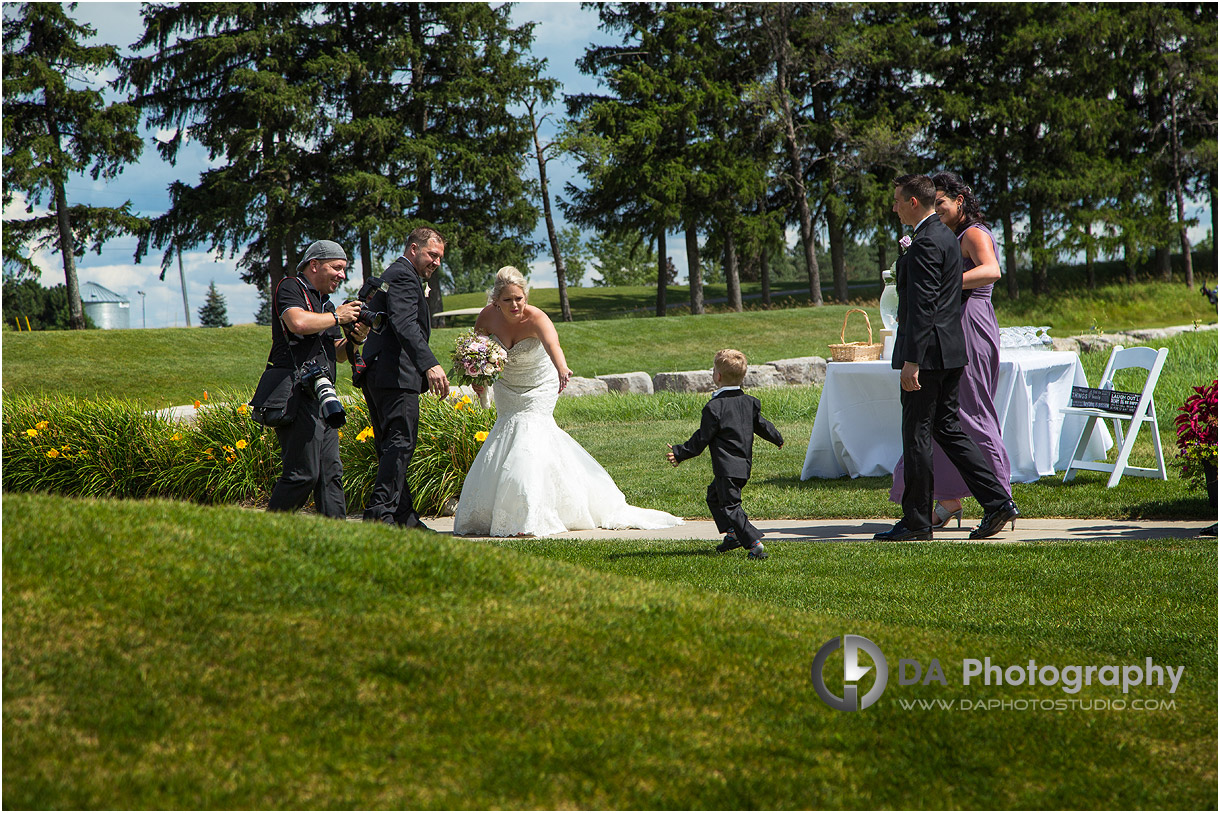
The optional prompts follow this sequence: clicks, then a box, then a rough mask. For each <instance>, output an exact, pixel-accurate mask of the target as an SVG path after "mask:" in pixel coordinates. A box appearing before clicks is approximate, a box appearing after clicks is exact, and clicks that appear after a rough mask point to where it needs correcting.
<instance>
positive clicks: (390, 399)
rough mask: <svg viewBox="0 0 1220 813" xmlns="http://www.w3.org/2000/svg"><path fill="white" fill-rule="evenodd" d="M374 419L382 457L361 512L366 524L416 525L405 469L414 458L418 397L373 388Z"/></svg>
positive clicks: (409, 393)
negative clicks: (367, 500) (364, 506)
mask: <svg viewBox="0 0 1220 813" xmlns="http://www.w3.org/2000/svg"><path fill="white" fill-rule="evenodd" d="M371 389H372V395H373V403H374V404H375V410H374V411H375V413H376V414H375V416H374V426H373V431H374V432H375V433H377V435H379V436H380V441H381V442H380V451H381V456H380V457H379V458H378V460H377V479H376V481H374V483H373V491H372V493H371V494H369V504H368V507H367V508H366V509H365V511H364V520H365V522H392V523H393V524H395V525H402V526H406V527H410V526H412V525H417V524H419V514H418V513H416V511H415V505H414V496H413V495H412V494H411V486H409V485H408V484H407V469H408V468H409V467H410V465H411V458H412V457H413V456H414V455H415V438H416V434H417V433H418V431H419V393H417V392H407V391H406V390H400V389H383V388H381V387H372V388H371Z"/></svg>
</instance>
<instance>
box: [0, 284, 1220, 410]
mask: <svg viewBox="0 0 1220 813" xmlns="http://www.w3.org/2000/svg"><path fill="white" fill-rule="evenodd" d="M709 290H711V289H709ZM747 290H749V289H748V286H747ZM655 293H656V292H655V290H653V289H649V288H638V289H636V288H578V289H573V291H572V298H573V303H574V305H573V306H574V307H576V308H577V311H578V313H580V314H583V316H584V317H585V320H584V321H577V322H573V323H568V324H564V323H558V324H557V328H558V331H559V336H560V341H561V343H562V344H563V348H564V352H565V355H566V356H567V360H568V365H569V366H570V367H571V368H572V369H573V370H574V371H575V372H576V374H577V375H580V376H585V377H593V376H597V375H605V374H609V373H625V372H634V371H637V370H642V371H644V372H647V373H649V374H650V375H653V374H656V373H659V372H667V371H674V370H703V369H708V368H710V367H711V359H712V355H713V354H714V353H715V352H716V351H717V350H719V349H721V348H723V347H736V348H737V349H739V350H741V351H742V352H744V353H745V354H746V356H747V357H748V358H749V359H750V361H751V363H754V364H762V363H765V362H767V361H774V360H776V359H782V358H793V357H798V356H821V357H823V358H826V357H828V356H829V354H830V351H829V349H828V347H827V346H828V345H830V344H832V343H837V342H839V341H840V336H841V335H843V334H842V331H843V328H844V325H843V320H844V316H845V314H846V312H847V310H848V307H846V306H843V305H824V306H822V307H818V308H812V307H808V306H804V307H791V308H784V309H778V310H770V311H761V310H752V311H746V312H744V313H709V314H705V315H702V316H690V315H685V316H683V315H675V316H669V317H666V318H664V319H658V318H656V317H642V318H633V319H626V318H618V319H603V320H592V317H593V316H597V315H603V316H612V315H614V314H615V313H618V312H619V311H620V310H622V309H621V308H620V307H619V306H624V305H627V304H629V303H636V304H637V305H638V306H639V307H644V308H647V307H648V306H649V305H650V303H651V302H652V301H653V299H650V298H649V297H654V298H655ZM670 293H671V300H672V298H673V296H676V293H675V292H674V291H673V290H671V292H670ZM709 296H710V294H709ZM532 297H533V301H534V303H535V304H538V305H539V307H542V308H543V309H544V310H546V311H547V312H548V313H550V314H551V315H552V318H555V319H556V321H558V313H559V310H558V300H557V298H556V297H557V292H556V291H555V290H554V289H546V288H542V289H538V290H536V291H534V292H533V293H532ZM467 300H469V303H470V306H476V305H479V304H482V302H485V301H486V298H485V296H483V295H482V294H463V295H460V296H453V297H448V298H447V299H446V300H445V301H446V307H449V308H454V307H464V306H466V305H464V304H463V303H465V302H466V301H467ZM994 301H995V305H996V310H997V314H998V319H999V322H1000V324H1001V325H1026V324H1034V325H1050V326H1052V331H1051V334H1052V335H1054V336H1061V337H1066V336H1072V335H1078V334H1081V333H1087V332H1089V331H1090V330H1093V329H1096V330H1102V331H1117V330H1128V329H1133V328H1150V327H1163V326H1167V325H1182V324H1192V323H1194V322H1198V323H1200V324H1215V323H1216V309H1215V308H1214V307H1211V306H1210V305H1208V304H1207V302H1206V300H1204V299H1203V297H1201V296H1199V295H1198V293H1197V291H1192V290H1190V289H1187V288H1184V287H1183V286H1180V285H1174V284H1166V283H1160V282H1143V283H1139V284H1136V285H1131V286H1126V285H1112V286H1103V287H1102V288H1101V289H1099V290H1098V291H1097V292H1094V293H1086V292H1083V291H1077V290H1069V291H1063V292H1056V293H1055V294H1052V295H1048V296H1043V297H1032V296H1029V295H1023V296H1022V298H1021V299H1020V300H1018V301H1017V302H1015V303H1014V302H1010V301H1009V300H1008V299H1007V298H1006V297H1005V296H1004V295H1003V294H1002V293H997V295H996V297H995V300H994ZM581 302H584V303H586V304H584V305H583V306H582V305H579V303H581ZM852 307H862V308H864V309H865V310H866V311H867V312H868V314H869V318H870V319H871V320H872V322H873V325H872V326H873V331H874V333H873V338H874V340H875V341H880V329H881V320H880V315H879V314H878V312H877V297H876V296H875V295H873V294H869V295H868V296H863V297H861V298H860V299H859V300H858V301H856V302H855V303H854V304H853V305H852ZM471 324H472V322H471ZM463 326H468V324H467V323H466V322H460V323H459V326H457V327H447V328H443V329H438V330H435V331H433V332H432V338H431V347H432V350H433V352H434V353H435V354H436V357H437V358H438V359H439V360H440V361H441V363H442V364H444V365H446V366H448V365H449V360H450V355H451V353H452V350H453V342H454V339H455V338H456V336H457V334H458V332H459V331H460V330H462V329H464V327H463ZM867 336H868V333H867V330H866V328H865V325H864V320H863V319H862V317H861V316H860V315H859V314H853V315H852V316H851V317H850V319H849V321H848V323H847V328H846V338H847V340H848V341H856V340H863V339H865V338H867ZM1211 337H1212V341H1213V344H1214V340H1215V334H1214V333H1213V334H1211ZM270 348H271V329H270V328H267V327H257V326H255V325H238V326H235V327H231V328H214V329H207V330H201V329H188V328H164V329H155V330H95V331H80V332H67V331H43V332H36V333H15V332H12V331H6V332H5V333H4V357H3V361H4V368H3V369H4V380H3V386H4V390H5V391H6V392H33V393H39V392H43V393H52V392H58V393H63V394H66V395H77V396H82V397H87V398H94V397H103V396H106V395H116V394H117V395H121V396H122V397H124V398H130V399H132V400H136V401H139V402H142V403H145V404H147V405H148V407H149V408H155V407H166V406H174V405H178V404H189V403H192V402H193V401H194V400H196V399H197V398H200V397H201V395H202V393H203V391H204V390H215V389H220V388H222V387H223V388H234V389H248V390H250V391H251V392H253V391H254V387H255V385H256V384H257V383H258V377H259V375H260V374H261V372H262V369H263V366H264V365H265V364H266V361H267V353H268V351H269V350H270ZM1213 358H1214V357H1213ZM1173 361H1174V359H1173V358H1172V357H1171V362H1173ZM1102 363H1103V364H1104V359H1103V360H1102ZM1213 366H1214V365H1213ZM1098 370H1100V366H1099V367H1098ZM1212 377H1214V374H1213V376H1212ZM350 378H351V376H350V373H349V372H347V371H342V372H341V373H340V375H339V381H338V382H336V384H337V385H338V387H339V390H340V393H341V394H343V393H353V392H354V390H353V389H352V388H351V384H350ZM1090 380H1092V379H1090ZM1210 380H1211V379H1210V378H1209V379H1208V381H1210ZM1200 383H1204V382H1200Z"/></svg>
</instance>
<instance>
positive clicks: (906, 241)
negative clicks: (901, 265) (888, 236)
mask: <svg viewBox="0 0 1220 813" xmlns="http://www.w3.org/2000/svg"><path fill="white" fill-rule="evenodd" d="M910 247H911V235H909V234H904V235H902V239H900V240H899V241H898V256H899V257H901V256H902V255H903V254H906V253H907V249H908V248H910Z"/></svg>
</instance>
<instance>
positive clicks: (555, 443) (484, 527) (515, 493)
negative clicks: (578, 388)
mask: <svg viewBox="0 0 1220 813" xmlns="http://www.w3.org/2000/svg"><path fill="white" fill-rule="evenodd" d="M488 302H489V303H490V304H488V305H487V307H485V308H484V309H483V311H482V312H481V313H480V314H479V317H478V319H477V320H476V321H475V330H477V331H478V332H479V333H482V334H484V335H487V336H491V337H492V338H493V339H494V340H495V341H497V342H499V343H500V344H501V345H503V347H504V349H505V350H507V351H508V360H507V361H506V362H504V371H503V373H502V374H501V376H500V378H499V379H497V381H496V383H495V384H494V391H495V396H496V408H497V410H498V414H497V417H496V423H495V426H493V427H492V428H491V432H489V433H488V435H487V439H486V440H485V441H484V442H483V447H482V448H481V449H479V453H478V455H477V456H476V457H475V459H474V463H473V464H472V465H471V467H470V472H469V473H468V474H467V475H466V482H465V484H464V485H463V486H462V496H461V497H460V498H459V500H458V505H457V511H456V512H455V515H454V519H453V532H454V533H455V534H472V535H478V536H518V535H532V536H547V535H550V534H557V533H562V532H564V531H575V530H585V529H590V528H611V529H619V528H643V529H656V528H669V527H672V526H674V525H681V524H682V520H681V519H679V518H678V517H675V516H672V515H670V514H667V513H665V512H664V511H654V510H652V509H649V508H636V507H635V506H632V505H628V504H627V499H626V498H625V497H624V496H623V492H622V491H620V490H619V488H618V486H616V485H615V484H614V480H612V479H611V478H610V475H609V474H607V473H606V470H605V469H603V468H602V467H601V465H599V464H598V462H597V461H596V460H594V459H593V457H592V456H591V455H590V454H589V453H588V452H586V451H585V450H584V449H583V448H582V447H581V445H580V444H579V443H577V442H576V441H575V440H573V439H572V438H571V436H569V435H568V433H567V432H564V431H563V430H562V429H560V428H559V425H558V424H556V423H555V418H554V417H553V416H552V412H553V411H554V409H555V402H556V401H557V400H558V399H559V393H560V392H562V391H563V388H564V387H566V386H567V385H568V381H569V379H571V377H572V371H571V370H569V369H568V364H567V361H566V360H565V359H564V356H563V349H562V348H561V347H560V346H559V335H558V334H557V333H556V332H555V326H554V325H553V324H551V320H550V319H549V318H548V317H547V315H546V314H545V313H543V312H542V311H540V310H539V309H538V308H535V307H534V306H532V305H529V304H527V302H526V293H525V277H523V276H522V275H521V272H520V271H518V270H517V269H516V268H513V267H512V266H505V267H504V268H501V269H500V270H499V271H498V272H497V273H496V282H495V285H494V286H493V287H492V290H491V295H490V297H489V298H488Z"/></svg>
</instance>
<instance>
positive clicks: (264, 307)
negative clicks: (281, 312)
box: [254, 288, 273, 327]
mask: <svg viewBox="0 0 1220 813" xmlns="http://www.w3.org/2000/svg"><path fill="white" fill-rule="evenodd" d="M272 318H273V317H272V315H271V297H270V296H268V295H267V289H266V288H259V289H258V310H256V311H255V312H254V324H256V325H259V326H260V327H270V326H271V320H272Z"/></svg>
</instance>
